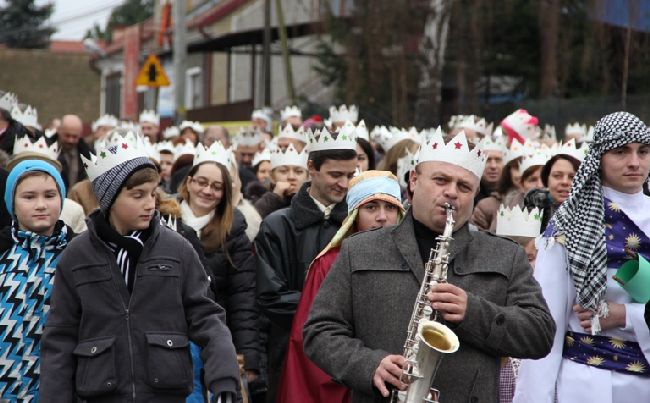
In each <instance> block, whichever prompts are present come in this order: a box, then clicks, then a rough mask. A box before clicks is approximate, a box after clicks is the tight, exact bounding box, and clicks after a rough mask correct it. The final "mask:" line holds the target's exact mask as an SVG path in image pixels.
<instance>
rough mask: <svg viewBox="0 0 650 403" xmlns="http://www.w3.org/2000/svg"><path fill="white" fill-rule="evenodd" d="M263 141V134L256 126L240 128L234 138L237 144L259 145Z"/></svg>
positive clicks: (234, 142)
mask: <svg viewBox="0 0 650 403" xmlns="http://www.w3.org/2000/svg"><path fill="white" fill-rule="evenodd" d="M261 141H262V135H261V134H260V132H259V130H257V129H256V128H254V127H247V128H243V127H242V128H240V129H239V133H237V135H236V136H235V138H234V139H233V140H232V142H233V144H234V145H235V147H236V146H240V145H241V146H257V145H259V144H260V142H261Z"/></svg>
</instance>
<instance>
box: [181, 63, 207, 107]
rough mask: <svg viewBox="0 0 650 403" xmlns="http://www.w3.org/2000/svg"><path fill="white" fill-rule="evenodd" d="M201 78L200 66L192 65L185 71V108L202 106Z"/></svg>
mask: <svg viewBox="0 0 650 403" xmlns="http://www.w3.org/2000/svg"><path fill="white" fill-rule="evenodd" d="M202 80H203V77H202V74H201V68H200V67H192V68H189V69H187V71H186V72H185V107H186V108H187V109H196V108H200V107H202V106H203V85H202V84H203V83H202Z"/></svg>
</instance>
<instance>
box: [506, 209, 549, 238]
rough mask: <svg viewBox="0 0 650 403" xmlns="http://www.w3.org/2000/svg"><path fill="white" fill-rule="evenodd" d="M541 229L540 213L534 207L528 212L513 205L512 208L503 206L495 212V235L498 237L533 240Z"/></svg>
mask: <svg viewBox="0 0 650 403" xmlns="http://www.w3.org/2000/svg"><path fill="white" fill-rule="evenodd" d="M541 227H542V212H540V210H539V209H538V208H537V207H535V208H534V209H532V210H531V211H530V212H527V211H525V210H522V209H521V207H519V206H518V205H515V206H514V207H512V208H508V207H505V206H504V205H503V204H502V205H501V206H500V207H499V211H498V212H497V226H496V234H497V235H500V236H508V237H511V236H520V237H527V238H535V237H537V236H539V234H540V230H541Z"/></svg>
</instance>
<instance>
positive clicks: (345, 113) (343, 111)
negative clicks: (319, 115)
mask: <svg viewBox="0 0 650 403" xmlns="http://www.w3.org/2000/svg"><path fill="white" fill-rule="evenodd" d="M329 120H330V121H332V122H346V121H348V120H349V121H350V122H352V123H356V122H358V121H359V110H358V109H357V106H356V105H350V106H349V107H348V106H347V105H341V106H339V107H338V108H337V107H336V106H330V119H329Z"/></svg>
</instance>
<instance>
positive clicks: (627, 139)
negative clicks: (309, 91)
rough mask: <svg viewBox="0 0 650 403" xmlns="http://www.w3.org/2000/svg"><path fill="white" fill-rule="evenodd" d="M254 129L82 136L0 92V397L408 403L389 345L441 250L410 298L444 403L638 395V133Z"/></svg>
mask: <svg viewBox="0 0 650 403" xmlns="http://www.w3.org/2000/svg"><path fill="white" fill-rule="evenodd" d="M272 115H273V114H272V111H271V110H269V109H261V110H256V111H254V112H253V113H252V116H251V121H250V124H249V125H247V126H244V127H242V128H241V129H239V131H238V132H237V133H236V134H235V135H233V136H231V134H230V133H229V130H228V129H226V128H225V127H224V126H218V125H214V126H208V127H204V126H203V125H202V124H201V123H200V122H192V121H182V122H180V123H179V124H178V126H170V127H166V128H164V130H161V122H160V117H159V116H158V115H157V114H156V113H155V112H154V111H147V110H145V111H143V112H142V114H141V115H140V116H139V119H138V121H137V122H126V121H120V120H119V119H117V118H116V117H114V116H110V115H104V116H101V117H99V118H98V119H97V120H96V121H95V122H93V123H92V133H91V134H90V135H87V136H83V135H82V134H83V132H84V125H83V121H82V120H81V118H80V117H79V116H76V115H73V114H70V115H65V116H62V117H61V118H60V119H56V120H54V121H52V122H51V123H50V124H49V125H48V127H46V128H42V127H41V126H40V125H39V123H38V118H37V111H36V110H35V109H34V108H32V107H31V106H27V105H23V104H20V103H19V102H18V99H17V96H16V95H15V94H12V93H9V92H0V190H1V191H2V192H1V193H2V194H3V195H4V203H0V204H1V205H0V226H1V227H2V229H1V231H0V233H1V234H2V235H1V236H0V244H1V245H2V246H1V249H0V254H1V257H0V317H1V318H2V319H0V324H1V325H2V326H1V327H0V332H1V333H0V337H1V339H0V342H1V343H2V350H1V356H0V368H2V370H1V371H0V401H3V402H4V401H7V402H77V401H80V402H125V401H128V402H170V403H171V402H192V403H199V402H208V401H210V402H211V401H215V402H219V403H230V402H233V403H234V402H240V401H243V402H250V403H261V402H269V403H270V402H280V403H290V402H300V403H301V402H327V403H329V402H341V403H348V402H385V401H389V400H392V399H397V400H396V401H405V400H404V399H406V397H407V395H408V396H409V398H410V399H415V398H414V397H413V395H412V393H415V392H413V391H412V390H413V389H414V388H412V389H409V385H410V384H411V382H412V381H413V378H409V377H408V376H406V374H407V373H410V372H411V370H413V368H415V367H417V365H418V364H419V363H417V362H414V361H413V359H412V357H411V356H409V355H408V354H407V353H406V352H405V349H406V347H408V346H409V345H408V343H407V346H405V340H406V339H407V336H408V337H411V335H407V329H409V328H410V326H411V325H412V323H410V322H411V321H412V320H413V317H414V315H413V309H414V308H413V307H414V302H415V300H416V297H418V294H419V293H420V290H421V289H423V288H422V287H421V286H422V282H423V278H425V270H428V268H430V267H431V264H430V263H431V262H430V260H431V259H433V258H435V257H436V256H435V254H436V252H435V250H436V247H437V246H440V243H441V242H442V240H444V239H446V238H444V237H441V235H442V234H443V232H445V230H448V231H450V232H451V236H452V240H450V241H445V242H448V246H449V249H448V256H443V257H442V258H443V259H442V260H438V261H445V262H447V263H445V273H446V274H445V277H446V278H444V279H442V280H441V281H436V282H435V283H431V284H428V287H427V288H426V291H427V293H426V295H424V296H423V298H425V299H426V305H427V309H428V310H427V311H426V312H427V319H429V317H430V318H432V319H434V320H436V321H439V322H440V323H441V324H443V325H445V326H446V329H448V330H449V331H450V332H451V333H453V335H454V336H453V337H454V338H457V341H458V346H457V349H456V348H455V349H454V352H450V353H448V354H443V355H442V357H441V359H440V361H439V362H438V363H437V364H436V365H435V368H433V369H432V371H434V372H433V373H432V374H430V375H431V376H432V379H433V382H432V385H430V386H432V387H433V388H435V389H436V390H437V392H436V394H435V398H436V399H437V396H438V392H439V394H440V401H441V402H444V403H452V402H459V403H460V402H463V403H466V402H472V403H474V402H499V403H506V402H508V403H511V402H516V403H529V402H531V403H536V402H539V403H542V402H543V403H554V402H559V403H566V402H571V403H572V402H587V401H589V402H602V403H621V402H639V401H645V400H647V399H648V396H650V364H649V363H648V362H649V360H650V332H649V329H648V326H649V322H650V312H648V310H647V309H646V304H647V303H648V302H649V301H650V284H648V283H647V279H648V278H650V264H649V263H648V262H647V260H646V259H650V238H648V235H649V234H650V216H649V215H648V211H650V197H648V196H647V194H649V192H648V189H647V186H646V181H647V179H648V175H649V174H650V129H649V128H648V127H647V126H646V125H645V123H643V122H642V121H641V120H640V119H639V118H638V117H636V116H634V115H632V114H630V113H627V112H617V113H613V114H610V115H606V116H604V117H603V118H602V119H600V120H599V121H598V122H597V123H596V124H595V125H594V126H593V127H589V128H588V127H587V126H586V125H584V124H580V123H572V124H570V125H568V126H567V127H566V130H565V133H564V136H562V138H561V139H558V136H557V133H556V131H555V128H553V127H551V126H548V125H546V126H545V127H541V125H540V124H539V121H538V119H537V118H536V117H535V116H533V115H531V114H530V113H529V112H527V111H526V110H523V109H520V110H517V111H515V112H513V113H512V114H510V115H508V116H506V117H505V118H504V119H503V120H502V121H501V122H498V123H497V124H496V125H494V124H488V123H487V122H486V120H485V119H484V118H481V117H478V116H474V115H462V116H461V115H458V116H453V117H452V119H451V121H450V122H449V123H448V124H447V125H446V127H444V128H442V127H438V128H436V129H423V130H417V129H415V128H410V129H399V128H395V127H386V126H376V127H374V128H372V130H369V129H368V128H367V127H366V125H365V123H364V121H363V120H359V111H358V110H357V108H356V107H355V106H350V107H348V106H346V105H342V106H340V107H334V106H333V107H331V108H330V115H329V119H321V118H320V117H318V116H312V117H310V118H309V119H305V120H303V116H302V112H301V110H300V109H299V108H298V107H296V106H288V107H286V108H284V109H283V110H282V111H281V113H280V119H279V125H277V128H276V124H277V122H275V121H274V119H273V116H272ZM450 208H451V209H452V210H451V211H453V222H450V221H449V219H448V214H447V211H448V209H450ZM427 263H429V264H427ZM423 294H424V293H423ZM416 325H417V323H416ZM416 328H417V326H416ZM418 337H420V336H418ZM422 337H423V336H422ZM411 347H412V346H411ZM424 367H426V365H425V366H424ZM409 391H410V392H409ZM409 393H411V395H409ZM424 397H425V396H418V397H417V399H419V400H417V401H422V399H423V398H424ZM409 401H411V400H409ZM413 401H416V400H413Z"/></svg>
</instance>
